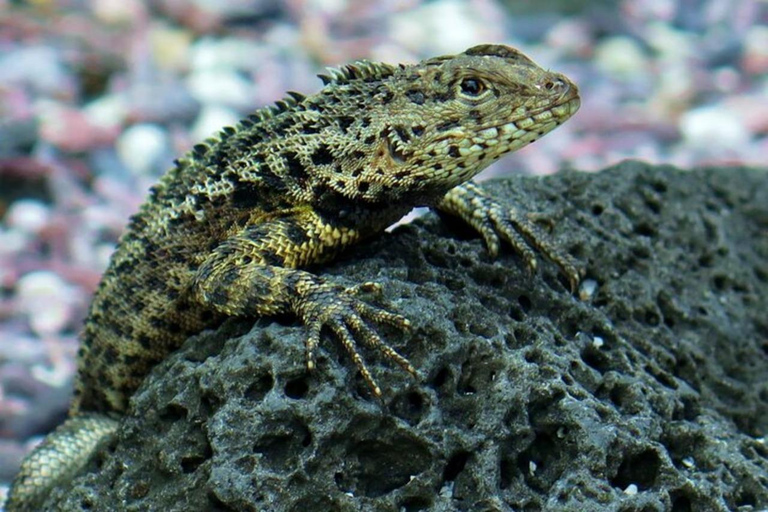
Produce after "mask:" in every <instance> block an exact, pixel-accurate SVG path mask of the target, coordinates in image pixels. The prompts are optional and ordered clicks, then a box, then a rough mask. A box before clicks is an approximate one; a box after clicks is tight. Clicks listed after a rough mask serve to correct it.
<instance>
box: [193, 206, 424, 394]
mask: <svg viewBox="0 0 768 512" xmlns="http://www.w3.org/2000/svg"><path fill="white" fill-rule="evenodd" d="M358 238H359V235H358V233H357V232H355V231H354V230H353V229H351V228H344V229H341V228H336V227H330V226H329V225H328V224H324V223H323V222H322V220H321V219H320V218H319V217H318V216H317V215H315V214H314V213H312V212H311V211H306V212H303V213H301V212H300V213H297V214H295V215H292V216H286V217H281V218H279V219H275V220H270V221H267V222H261V223H257V224H254V225H251V226H246V227H245V228H243V229H242V230H240V231H239V232H238V233H237V234H235V235H234V236H232V237H230V238H228V239H227V240H225V241H224V242H222V243H221V244H220V245H219V246H218V247H216V249H214V251H213V252H212V253H211V254H210V255H209V256H208V258H207V259H206V260H205V261H204V262H203V263H202V265H201V266H200V267H199V269H198V270H197V273H196V275H195V277H194V280H193V293H194V294H195V296H196V298H197V300H198V301H199V302H201V303H202V304H204V305H206V306H207V307H210V308H212V309H214V310H216V311H218V312H220V313H224V314H226V315H231V316H242V315H246V316H247V315H254V314H256V315H264V316H267V315H273V314H276V313H284V312H289V313H294V314H295V315H296V316H297V317H299V318H300V319H301V321H302V322H303V323H304V325H306V326H307V328H308V330H309V333H308V334H309V335H308V337H307V341H306V352H307V367H308V368H309V369H310V370H312V369H313V368H314V366H315V351H316V348H317V346H318V344H319V342H320V332H321V330H322V328H323V327H328V328H329V329H330V330H331V332H333V334H334V335H335V336H336V337H337V338H338V339H339V340H340V341H341V342H342V344H343V345H344V348H345V349H346V350H347V352H349V354H350V356H351V357H352V360H353V361H354V363H355V365H356V366H357V368H358V369H359V370H360V373H361V374H362V376H363V378H364V379H365V381H366V382H367V384H368V385H369V386H370V388H371V390H372V391H373V393H374V394H375V395H376V396H380V395H381V388H379V386H378V385H377V384H376V381H375V379H374V378H373V376H372V375H371V373H370V371H369V370H368V368H367V367H366V365H365V362H364V361H363V358H362V356H361V355H360V353H359V352H358V349H357V345H358V342H362V343H363V344H365V345H367V346H369V347H371V348H375V349H377V350H379V351H381V352H382V353H383V354H384V355H385V356H386V357H387V358H389V359H392V360H393V361H395V362H396V363H397V364H398V365H400V366H401V367H402V368H403V369H405V370H406V371H408V372H409V373H411V374H412V375H414V376H417V372H416V369H415V368H414V367H413V366H412V365H411V364H410V362H408V360H407V359H406V358H405V357H403V356H402V355H400V354H399V353H398V352H397V351H395V349H393V348H392V347H390V346H389V345H387V344H386V343H385V342H384V341H383V340H382V339H381V337H380V336H379V334H377V332H376V331H375V330H374V329H373V328H371V327H370V326H369V325H368V324H367V323H366V320H371V321H373V322H376V323H384V324H390V325H393V326H395V327H398V328H407V327H409V325H410V323H409V322H408V320H407V319H406V318H404V317H402V316H400V315H397V314H394V313H390V312H389V311H385V310H383V309H380V308H377V307H374V306H371V305H370V304H367V303H366V302H363V301H362V300H360V299H359V298H358V297H356V295H357V293H358V292H360V291H370V290H373V291H376V290H378V285H376V284H375V283H363V284H361V285H357V286H353V287H349V288H345V287H343V286H340V285H338V284H335V283H332V282H330V281H328V280H326V279H323V278H321V277H318V276H316V275H314V274H312V273H310V272H307V271H304V270H300V269H298V268H297V267H303V266H306V265H309V264H311V263H316V262H319V261H324V260H326V259H328V257H329V256H330V255H332V254H334V253H336V252H337V251H338V250H339V249H340V248H342V247H344V246H346V245H350V244H351V243H353V242H355V241H356V240H357V239H358Z"/></svg>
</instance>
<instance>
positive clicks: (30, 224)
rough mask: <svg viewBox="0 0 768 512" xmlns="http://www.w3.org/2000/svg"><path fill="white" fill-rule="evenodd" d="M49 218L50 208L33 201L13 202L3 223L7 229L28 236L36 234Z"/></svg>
mask: <svg viewBox="0 0 768 512" xmlns="http://www.w3.org/2000/svg"><path fill="white" fill-rule="evenodd" d="M50 218H51V209H50V207H48V206H47V205H45V204H44V203H42V202H41V201H37V200H35V199H19V200H17V201H14V202H13V203H12V204H11V206H10V208H8V211H7V212H6V214H5V222H6V224H7V225H8V227H9V228H14V229H18V230H20V231H21V232H22V233H25V234H29V235H36V234H38V233H39V232H40V230H42V229H43V228H44V227H45V226H46V225H47V224H48V222H49V221H50Z"/></svg>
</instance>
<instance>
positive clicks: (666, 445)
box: [49, 162, 768, 512]
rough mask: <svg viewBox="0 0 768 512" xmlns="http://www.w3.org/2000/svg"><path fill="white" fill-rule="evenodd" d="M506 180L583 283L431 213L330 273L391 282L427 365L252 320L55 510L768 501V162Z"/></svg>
mask: <svg viewBox="0 0 768 512" xmlns="http://www.w3.org/2000/svg"><path fill="white" fill-rule="evenodd" d="M489 188H491V189H492V191H493V192H494V195H495V196H496V197H498V198H506V199H508V200H510V201H514V202H515V203H517V204H519V205H520V206H521V207H522V208H524V209H527V210H529V211H537V212H540V213H542V214H544V215H547V216H548V217H550V218H552V219H553V220H554V221H555V222H554V225H553V232H552V236H553V238H555V239H556V240H558V241H559V242H560V243H561V244H563V245H564V247H566V248H567V249H568V250H569V251H570V252H571V253H572V254H573V255H574V256H576V257H577V258H578V259H579V260H580V261H582V262H583V263H584V265H585V267H586V272H587V280H588V281H587V284H586V285H585V286H583V287H582V290H581V293H582V294H585V296H584V298H583V300H578V299H577V297H575V296H573V295H571V294H570V293H569V292H568V290H567V289H566V283H565V281H564V279H563V277H562V276H560V275H558V273H557V270H556V269H555V268H554V266H553V265H551V264H550V263H548V262H541V264H540V266H539V267H540V270H539V272H538V273H537V274H536V275H533V276H531V275H529V274H527V273H526V271H525V270H524V269H523V268H521V265H520V260H519V258H518V257H517V256H515V255H512V254H509V253H505V254H503V255H501V256H500V257H499V258H498V259H496V260H491V259H490V258H489V257H488V255H487V254H486V252H485V248H484V247H483V246H482V242H481V241H480V240H479V239H478V238H477V237H475V236H474V235H472V234H471V233H470V232H469V231H468V230H467V229H466V228H463V227H461V226H457V225H455V223H441V222H439V221H438V220H437V218H436V217H435V216H433V215H430V216H427V217H426V218H424V219H421V220H418V221H416V222H414V223H412V224H410V225H407V226H403V227H400V228H398V229H397V230H395V232H394V233H392V234H388V235H385V236H383V237H381V238H380V239H378V240H374V241H372V242H370V243H367V244H364V245H362V246H360V247H358V248H356V249H354V250H352V251H350V252H348V253H347V254H346V255H345V257H344V259H343V261H340V262H338V263H337V264H335V265H333V266H330V267H327V268H325V269H322V270H321V272H324V273H326V274H328V275H333V276H335V277H336V278H337V279H340V280H345V281H348V282H349V283H350V284H351V283H358V282H361V281H364V280H375V281H378V282H380V283H382V284H384V285H385V286H384V288H385V292H384V295H383V296H382V297H381V299H380V301H381V303H382V304H384V305H385V306H386V307H388V308H390V309H392V310H395V311H398V312H400V313H403V314H405V315H407V316H408V317H409V318H410V319H411V320H412V321H413V322H414V324H415V328H414V330H413V332H412V333H410V334H402V333H397V332H387V339H388V340H389V341H390V342H391V343H392V344H393V345H395V346H396V347H397V348H398V349H400V350H401V351H402V352H403V353H404V354H405V355H407V356H408V357H409V358H410V359H411V361H412V362H413V363H414V364H416V366H417V367H418V368H419V369H420V371H421V373H422V376H423V379H422V381H421V382H415V381H413V380H412V379H410V378H409V377H408V376H407V375H405V374H404V372H402V371H401V370H400V369H398V368H394V367H391V366H389V365H387V364H385V363H382V362H381V358H378V357H377V356H376V354H371V353H368V361H369V363H370V365H371V367H372V370H373V372H374V375H375V376H376V377H377V378H378V380H379V382H380V383H381V384H382V385H383V387H384V389H385V397H384V399H383V401H382V402H378V401H377V400H375V399H373V398H372V397H371V395H370V393H369V392H368V389H367V388H366V386H365V384H364V382H362V380H361V378H360V377H359V375H357V374H356V371H355V370H354V366H353V365H352V364H351V362H350V361H349V360H348V358H347V356H346V354H345V353H344V351H343V349H342V348H341V347H340V346H339V344H338V343H336V342H329V343H325V345H324V349H323V351H322V354H320V357H319V359H318V366H319V368H318V369H317V371H316V372H314V373H313V374H311V375H308V374H307V372H306V370H305V363H304V352H303V350H304V348H303V342H304V336H305V332H304V329H303V328H302V327H301V326H299V325H296V324H295V323H294V322H293V320H292V319H291V318H284V319H277V320H275V319H262V320H259V321H258V322H257V323H256V324H255V325H254V326H253V328H252V329H251V325H253V321H252V320H250V321H249V320H244V319H240V320H232V321H229V322H227V323H226V324H225V325H224V326H222V327H221V328H220V329H219V330H218V331H217V332H207V333H203V334H201V335H199V336H196V337H194V338H192V339H190V340H189V341H188V342H187V343H186V344H185V346H184V347H183V348H182V349H181V350H180V351H179V352H178V353H176V354H175V355H173V356H172V357H171V358H170V359H168V360H167V361H166V362H164V363H163V364H161V365H160V366H158V367H157V368H156V369H155V371H154V372H153V373H152V374H151V375H150V377H149V378H148V380H147V381H146V383H145V385H144V386H143V387H142V388H141V389H140V390H139V392H138V393H137V395H136V396H135V398H134V401H133V412H132V414H131V415H130V416H129V417H127V418H126V419H125V421H124V422H123V424H122V428H121V429H120V432H119V436H118V439H117V440H116V442H115V443H114V444H113V445H112V446H111V447H110V449H109V450H105V452H104V453H102V454H101V455H100V456H99V457H98V459H99V460H97V461H95V462H94V463H93V464H92V467H91V468H90V469H89V472H87V473H85V474H84V475H83V476H81V477H79V478H78V479H77V480H76V482H75V485H74V486H73V487H71V488H68V489H59V490H57V491H56V492H55V493H54V494H53V495H52V497H51V499H50V501H49V505H50V508H51V509H55V510H98V511H102V510H105V511H106V510H110V511H111V510H127V511H139V510H164V511H175V510H179V511H181V510H185V511H193V510H194V511H196V510H200V511H203V510H205V511H219V510H220V511H234V510H238V511H239V510H243V511H261V510H267V511H273V510H274V511H282V510H285V511H301V512H306V511H315V510H317V511H325V510H338V511H359V510H365V511H392V512H395V511H409V512H413V511H419V510H436V511H496V510H499V511H503V510H526V511H536V510H553V511H554V510H566V511H591V510H595V511H597V510H601V511H602V510H616V511H622V512H629V511H643V512H650V511H656V510H672V511H680V512H683V511H694V510H695V511H702V510H703V511H708V510H741V511H748V510H760V509H765V508H766V507H768V446H766V444H765V439H764V437H763V436H766V434H767V433H768V316H766V313H765V312H766V311H768V293H767V292H768V236H767V233H768V174H767V173H766V172H761V171H754V170H747V169H738V168H730V169H704V170H695V171H692V172H684V171H680V170H677V169H674V168H671V167H649V166H646V165H644V164H641V163H638V162H625V163H623V164H621V165H619V166H617V167H615V168H612V169H609V170H606V171H604V172H602V173H599V174H593V175H589V174H580V173H573V172H568V173H562V174H559V175H557V176H552V177H547V178H525V177H516V178H510V179H506V180H500V181H496V182H494V183H492V184H489ZM589 280H592V281H594V282H595V285H596V288H595V290H594V293H593V294H591V296H590V294H589V293H588V290H587V288H588V287H589ZM373 300H377V299H373ZM53 503H59V505H58V507H55V506H53V505H52V504H53Z"/></svg>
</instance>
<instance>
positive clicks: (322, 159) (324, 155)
mask: <svg viewBox="0 0 768 512" xmlns="http://www.w3.org/2000/svg"><path fill="white" fill-rule="evenodd" d="M332 162H333V154H332V153H331V150H330V148H329V147H328V145H327V144H320V145H319V146H318V147H317V149H316V150H315V152H314V153H312V163H313V164H315V165H328V164H330V163H332Z"/></svg>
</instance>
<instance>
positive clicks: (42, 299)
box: [16, 270, 73, 337]
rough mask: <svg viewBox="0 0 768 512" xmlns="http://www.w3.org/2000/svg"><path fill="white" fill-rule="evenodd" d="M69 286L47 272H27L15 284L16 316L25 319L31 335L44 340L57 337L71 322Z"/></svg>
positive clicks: (56, 275) (53, 274)
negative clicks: (52, 336) (19, 314)
mask: <svg viewBox="0 0 768 512" xmlns="http://www.w3.org/2000/svg"><path fill="white" fill-rule="evenodd" d="M70 288H71V287H70V285H69V284H68V283H66V282H65V281H64V280H63V279H62V278H61V277H59V276H58V274H56V273H54V272H50V271H47V270H39V271H33V272H30V273H28V274H26V275H24V276H22V277H21V278H20V279H19V280H18V281H17V283H16V294H17V301H18V310H19V313H21V314H23V315H25V316H26V317H27V320H28V321H29V326H30V327H31V329H32V331H33V332H34V333H35V334H37V335H38V336H41V337H45V336H51V335H54V334H57V333H59V332H61V331H62V329H64V327H66V326H67V325H68V324H69V323H70V320H71V319H72V306H73V304H72V299H71V297H72V292H71V291H70Z"/></svg>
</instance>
